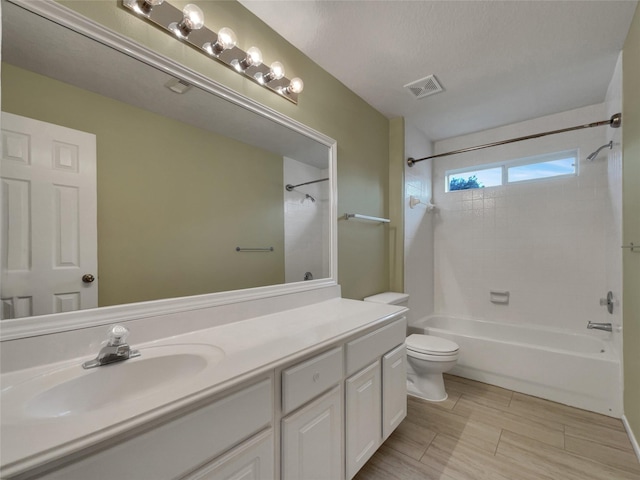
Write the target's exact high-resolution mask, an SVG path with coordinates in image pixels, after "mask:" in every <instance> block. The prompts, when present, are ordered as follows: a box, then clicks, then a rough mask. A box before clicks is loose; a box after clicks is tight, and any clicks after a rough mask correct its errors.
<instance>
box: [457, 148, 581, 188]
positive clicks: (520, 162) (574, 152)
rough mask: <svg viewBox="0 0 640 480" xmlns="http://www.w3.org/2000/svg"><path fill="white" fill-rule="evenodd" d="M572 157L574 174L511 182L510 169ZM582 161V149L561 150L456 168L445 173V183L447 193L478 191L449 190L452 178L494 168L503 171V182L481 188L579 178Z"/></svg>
mask: <svg viewBox="0 0 640 480" xmlns="http://www.w3.org/2000/svg"><path fill="white" fill-rule="evenodd" d="M569 157H572V158H573V159H574V163H573V165H574V172H573V173H562V174H559V175H553V176H549V177H540V178H530V179H527V180H515V181H514V180H512V181H509V169H510V168H513V167H522V166H525V165H535V164H538V163H547V162H552V161H554V160H562V159H564V158H569ZM579 159H580V149H579V148H571V149H569V150H561V151H558V152H549V153H543V154H540V155H531V156H528V157H522V158H516V159H513V160H505V161H501V162H493V163H483V164H480V165H471V166H468V167H462V168H454V169H451V170H445V172H444V182H445V193H451V192H463V191H465V190H477V189H476V188H467V189H464V190H449V187H450V185H451V176H452V175H453V176H457V175H459V174H461V173H468V174H470V175H474V174H475V173H476V172H479V171H481V170H490V169H494V168H501V169H502V176H501V178H502V180H501V182H502V183H501V184H500V185H492V186H487V187H481V188H495V187H504V186H507V185H515V184H523V183H531V182H539V181H545V180H552V179H556V178H567V177H577V176H578V174H579V165H580V162H579Z"/></svg>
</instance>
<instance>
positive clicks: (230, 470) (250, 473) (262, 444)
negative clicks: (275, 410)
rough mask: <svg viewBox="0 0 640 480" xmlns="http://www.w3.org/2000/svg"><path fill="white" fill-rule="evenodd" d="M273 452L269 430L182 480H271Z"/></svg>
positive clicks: (271, 436)
mask: <svg viewBox="0 0 640 480" xmlns="http://www.w3.org/2000/svg"><path fill="white" fill-rule="evenodd" d="M274 452H275V450H274V442H273V429H272V428H270V429H268V430H266V431H264V432H262V433H260V434H259V435H256V436H255V437H252V438H251V439H250V440H247V441H246V442H244V443H241V444H240V445H238V446H237V447H236V448H234V449H233V450H231V451H230V452H228V453H225V454H224V455H223V456H222V457H220V458H217V459H216V460H215V461H213V462H211V463H210V464H208V465H205V466H204V467H202V468H200V469H198V470H197V471H196V472H193V473H192V474H191V475H188V476H186V477H184V478H183V479H182V480H219V479H222V478H224V479H235V480H240V479H254V480H272V479H273V478H274V472H273V469H274V465H273V464H274Z"/></svg>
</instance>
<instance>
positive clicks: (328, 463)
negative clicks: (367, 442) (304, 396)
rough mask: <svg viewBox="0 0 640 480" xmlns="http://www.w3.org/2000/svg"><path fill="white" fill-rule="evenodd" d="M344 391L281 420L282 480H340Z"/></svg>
mask: <svg viewBox="0 0 640 480" xmlns="http://www.w3.org/2000/svg"><path fill="white" fill-rule="evenodd" d="M342 432H343V430H342V388H341V387H340V386H338V387H336V388H334V389H333V390H331V391H330V392H329V393H327V394H325V395H323V396H321V397H319V398H318V399H316V400H314V401H313V402H311V403H310V404H308V405H307V406H306V407H302V408H301V409H299V410H297V411H296V412H294V413H292V414H291V415H289V416H288V417H285V418H284V419H283V420H282V478H283V479H284V480H340V479H342V478H343V467H342V465H343V464H342V458H343V457H342Z"/></svg>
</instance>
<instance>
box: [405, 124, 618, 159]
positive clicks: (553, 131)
mask: <svg viewBox="0 0 640 480" xmlns="http://www.w3.org/2000/svg"><path fill="white" fill-rule="evenodd" d="M621 124H622V114H621V113H616V114H615V115H612V116H611V118H610V119H609V120H603V121H601V122H595V123H587V124H586V125H578V126H575V127H569V128H562V129H560V130H552V131H549V132H542V133H535V134H533V135H527V136H525V137H518V138H511V139H509V140H502V141H500V142H493V143H486V144H484V145H476V146H475V147H468V148H461V149H460V150H453V151H451V152H445V153H438V154H436V155H431V156H429V157H424V158H418V159H415V158H408V159H407V165H409V166H410V167H413V166H414V165H415V164H416V163H418V162H421V161H423V160H430V159H432V158H439V157H447V156H449V155H455V154H456V153H465V152H473V151H474V150H482V149H483V148H489V147H497V146H498V145H506V144H507V143H515V142H521V141H523V140H531V139H533V138H539V137H544V136H546V135H555V134H556V133H564V132H570V131H572V130H580V129H582V128H591V127H600V126H602V125H610V126H611V128H618V127H619V126H620V125H621Z"/></svg>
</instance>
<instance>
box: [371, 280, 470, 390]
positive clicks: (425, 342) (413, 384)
mask: <svg viewBox="0 0 640 480" xmlns="http://www.w3.org/2000/svg"><path fill="white" fill-rule="evenodd" d="M364 300H365V301H366V302H376V303H386V304H391V305H401V306H403V307H406V306H407V305H408V303H409V295H408V294H406V293H395V292H385V293H380V294H378V295H372V296H370V297H366V298H365V299H364ZM406 345H407V393H409V394H410V395H413V396H416V397H420V398H423V399H425V400H429V401H431V402H443V401H444V400H446V399H447V398H448V395H447V392H446V390H445V388H444V380H443V379H442V374H443V373H444V372H448V371H449V370H451V369H452V368H453V367H454V366H455V364H456V362H457V361H458V350H459V349H460V347H458V344H457V343H455V342H452V341H451V340H447V339H445V338H440V337H434V336H432V335H422V334H416V333H414V334H412V335H409V336H408V337H407V340H406Z"/></svg>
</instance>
